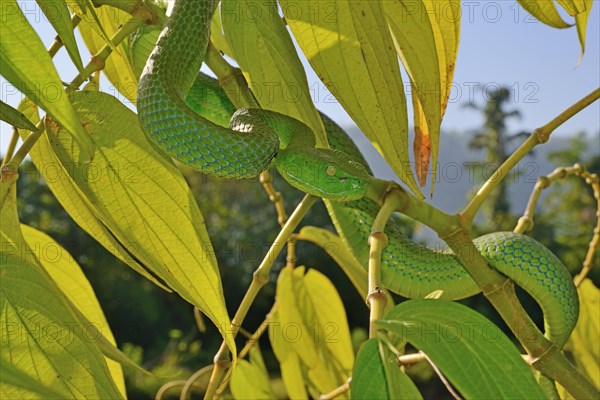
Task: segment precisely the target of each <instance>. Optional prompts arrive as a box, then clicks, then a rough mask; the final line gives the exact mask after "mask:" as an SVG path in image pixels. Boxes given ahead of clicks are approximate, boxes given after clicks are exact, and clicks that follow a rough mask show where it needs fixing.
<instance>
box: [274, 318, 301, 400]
mask: <svg viewBox="0 0 600 400" xmlns="http://www.w3.org/2000/svg"><path fill="white" fill-rule="evenodd" d="M283 329H284V327H282V325H281V322H280V320H279V309H278V310H277V311H275V312H273V314H272V316H271V321H270V323H269V340H270V341H271V346H272V347H273V353H275V357H277V360H278V361H279V368H280V369H281V378H282V379H283V384H284V385H285V390H286V391H287V394H288V397H289V398H290V399H306V398H308V395H307V393H306V386H305V384H304V376H303V375H302V367H301V364H300V363H301V361H300V358H299V357H298V355H297V354H296V352H294V350H293V349H292V348H291V343H290V342H289V340H287V339H286V338H285V337H284V335H283ZM285 329H287V328H285Z"/></svg>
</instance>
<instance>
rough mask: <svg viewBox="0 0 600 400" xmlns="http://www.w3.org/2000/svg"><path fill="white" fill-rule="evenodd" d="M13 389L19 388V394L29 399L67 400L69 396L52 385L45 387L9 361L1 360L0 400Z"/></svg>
mask: <svg viewBox="0 0 600 400" xmlns="http://www.w3.org/2000/svg"><path fill="white" fill-rule="evenodd" d="M13 388H18V389H20V390H19V394H20V395H21V396H22V397H23V398H27V399H57V400H59V399H65V398H67V397H68V395H67V394H66V393H65V392H59V391H57V390H56V389H54V388H53V387H51V385H44V384H42V383H41V382H39V381H37V380H35V379H34V378H32V377H31V376H29V375H28V374H26V373H25V372H23V371H22V370H20V369H17V368H16V367H15V366H14V365H12V364H11V363H10V361H8V360H3V359H0V398H3V399H6V398H8V397H7V396H8V395H9V392H12V391H13V390H15V389H13Z"/></svg>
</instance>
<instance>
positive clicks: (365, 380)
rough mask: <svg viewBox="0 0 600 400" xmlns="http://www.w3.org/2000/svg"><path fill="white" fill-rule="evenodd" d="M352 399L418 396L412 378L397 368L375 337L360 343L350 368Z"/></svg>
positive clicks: (411, 397)
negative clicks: (354, 362) (352, 368)
mask: <svg viewBox="0 0 600 400" xmlns="http://www.w3.org/2000/svg"><path fill="white" fill-rule="evenodd" d="M350 391H351V393H352V398H354V399H398V400H404V399H410V400H413V399H422V398H423V397H422V396H421V394H420V393H419V390H418V389H417V388H416V386H415V384H414V383H413V382H412V380H411V379H410V378H409V377H408V376H407V375H406V374H405V373H404V372H402V371H401V370H400V367H399V365H398V363H397V362H396V361H395V356H394V354H393V353H391V352H390V350H389V349H388V348H387V347H385V346H384V345H383V344H382V343H380V342H379V341H378V340H377V339H369V340H367V341H366V342H365V343H363V345H362V346H361V348H360V350H359V351H358V354H357V356H356V364H355V365H354V370H353V371H352V381H351V382H350Z"/></svg>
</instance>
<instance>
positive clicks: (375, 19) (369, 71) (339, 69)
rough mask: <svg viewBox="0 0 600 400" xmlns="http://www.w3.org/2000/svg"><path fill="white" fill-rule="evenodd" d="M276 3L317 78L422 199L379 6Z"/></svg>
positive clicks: (395, 61) (397, 72) (396, 68)
mask: <svg viewBox="0 0 600 400" xmlns="http://www.w3.org/2000/svg"><path fill="white" fill-rule="evenodd" d="M280 4H281V8H282V10H283V13H284V16H285V18H286V21H287V23H288V25H289V27H290V28H291V30H292V33H293V34H294V36H295V38H296V40H297V41H298V44H299V45H300V48H301V49H302V51H303V53H304V54H305V55H306V58H307V59H308V61H309V62H310V64H311V66H312V67H313V69H314V70H315V72H316V73H317V75H318V76H319V78H321V80H322V81H323V83H324V84H325V85H326V86H327V87H328V88H329V90H330V91H331V92H332V93H333V94H334V95H335V97H336V98H337V99H338V100H339V101H340V103H341V104H342V106H344V108H345V109H346V111H347V112H348V114H350V116H351V117H352V119H353V120H354V121H355V122H356V124H357V125H358V126H359V128H360V129H361V130H362V131H363V132H364V133H365V134H366V135H367V137H368V138H369V140H370V141H371V142H372V143H373V144H374V145H375V147H376V148H377V149H378V150H379V152H380V153H381V154H382V155H383V156H384V158H385V159H386V161H387V162H388V164H390V166H391V167H392V169H393V170H394V172H396V174H398V176H399V177H400V179H401V180H402V181H403V182H404V183H406V184H407V185H408V186H409V187H410V189H411V190H412V191H413V192H415V193H416V194H418V195H420V196H422V194H421V192H420V190H419V187H418V185H417V183H416V181H415V178H414V175H413V173H412V170H411V168H410V160H409V156H408V115H407V108H406V107H407V105H406V98H405V95H404V86H403V84H402V78H401V76H400V69H399V64H398V57H397V54H396V51H395V50H394V44H393V40H392V38H391V35H390V33H389V30H388V25H387V20H386V18H385V14H384V11H383V5H382V3H380V2H376V1H368V0H363V1H354V0H347V1H338V2H316V3H315V2H309V1H306V2H305V1H301V2H296V1H291V0H284V1H281V2H280Z"/></svg>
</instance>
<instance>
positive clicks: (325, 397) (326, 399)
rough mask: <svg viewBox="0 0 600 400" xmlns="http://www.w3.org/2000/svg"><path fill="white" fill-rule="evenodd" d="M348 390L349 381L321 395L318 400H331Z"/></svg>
mask: <svg viewBox="0 0 600 400" xmlns="http://www.w3.org/2000/svg"><path fill="white" fill-rule="evenodd" d="M349 390H350V380H348V382H346V383H344V384H343V385H341V386H338V387H336V388H335V389H333V390H332V391H331V392H329V393H325V394H322V395H321V396H320V397H319V400H332V399H335V398H336V397H338V396H341V395H342V394H344V393H346V392H348V391H349Z"/></svg>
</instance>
